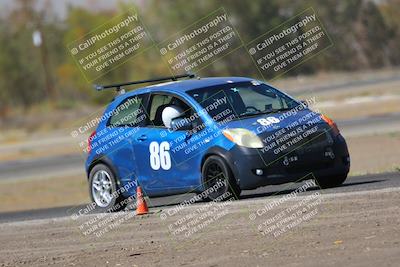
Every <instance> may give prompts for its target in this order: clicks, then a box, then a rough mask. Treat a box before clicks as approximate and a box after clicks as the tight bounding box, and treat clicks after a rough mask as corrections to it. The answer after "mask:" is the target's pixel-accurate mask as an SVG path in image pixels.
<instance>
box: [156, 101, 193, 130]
mask: <svg viewBox="0 0 400 267" xmlns="http://www.w3.org/2000/svg"><path fill="white" fill-rule="evenodd" d="M166 108H169V109H170V111H171V112H170V113H169V114H165V113H164V118H163V111H164V110H166ZM178 114H179V115H178ZM191 114H192V109H191V108H190V107H189V105H187V104H186V103H185V102H184V101H182V100H181V99H179V98H177V97H174V96H172V95H169V94H152V95H151V96H150V121H149V125H151V126H154V127H163V128H164V127H169V126H170V125H169V123H170V121H171V120H172V119H174V118H176V117H190V115H191ZM166 124H168V125H166Z"/></svg>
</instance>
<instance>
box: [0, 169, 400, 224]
mask: <svg viewBox="0 0 400 267" xmlns="http://www.w3.org/2000/svg"><path fill="white" fill-rule="evenodd" d="M300 185H301V184H300V183H297V184H296V183H288V184H283V185H274V186H265V187H261V188H258V189H256V190H248V191H243V192H242V195H241V200H238V201H242V200H245V199H247V200H249V199H258V198H266V199H267V198H268V197H272V196H276V195H283V194H287V193H290V192H291V191H292V190H294V189H296V188H298V187H299V186H300ZM398 187H400V172H392V173H382V174H371V175H362V176H353V177H349V178H348V179H347V180H346V181H345V183H344V184H343V185H341V186H340V187H336V188H331V189H324V190H320V189H319V188H317V187H314V188H310V189H309V190H308V191H307V192H304V193H302V194H310V193H312V192H315V190H319V191H320V192H321V194H325V193H347V192H356V191H371V190H379V189H385V188H398ZM193 196H194V194H184V195H175V196H168V197H160V198H152V199H150V201H149V203H148V204H149V206H150V208H153V209H156V210H160V209H163V208H165V207H169V206H174V205H177V204H179V203H181V202H183V201H185V200H188V199H190V198H191V197H193ZM83 207H85V205H82V206H78V207H72V206H66V207H57V208H49V209H38V210H28V211H18V212H6V213H0V223H5V222H15V221H28V220H35V219H52V218H60V217H66V216H70V214H71V213H72V212H71V211H73V210H77V209H80V208H83ZM132 212H134V211H132Z"/></svg>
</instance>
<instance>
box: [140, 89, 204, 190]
mask: <svg viewBox="0 0 400 267" xmlns="http://www.w3.org/2000/svg"><path fill="white" fill-rule="evenodd" d="M178 104H179V105H182V106H184V107H183V110H184V111H185V113H187V114H189V113H190V112H192V108H191V107H190V105H188V104H187V102H185V101H184V100H183V99H182V98H181V97H178V96H177V95H174V94H171V93H161V92H160V93H152V94H151V95H150V96H149V104H148V109H147V111H148V116H149V119H148V121H147V124H146V125H145V126H144V127H143V128H142V129H141V131H140V133H138V134H137V137H136V140H135V143H134V151H135V158H136V160H137V162H136V163H137V169H138V177H139V181H140V183H141V185H142V186H143V187H144V189H145V190H146V193H147V194H149V195H167V194H177V193H183V192H188V191H191V190H195V189H197V188H198V187H199V185H200V181H201V174H200V173H201V170H200V164H201V158H200V156H199V155H196V156H193V157H192V156H191V155H190V156H188V155H187V154H186V153H185V149H183V148H182V144H185V143H188V142H189V140H190V139H191V138H192V136H193V135H191V134H190V133H189V132H188V131H187V130H175V131H171V129H169V128H167V127H166V126H165V125H164V124H163V121H162V111H163V109H165V108H166V107H168V106H171V105H178Z"/></svg>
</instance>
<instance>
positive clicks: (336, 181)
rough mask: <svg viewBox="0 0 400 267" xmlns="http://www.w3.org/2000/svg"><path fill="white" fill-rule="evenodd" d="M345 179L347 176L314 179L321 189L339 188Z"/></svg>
mask: <svg viewBox="0 0 400 267" xmlns="http://www.w3.org/2000/svg"><path fill="white" fill-rule="evenodd" d="M346 178H347V174H342V175H337V176H328V177H319V178H316V182H317V184H318V185H319V186H320V187H321V188H332V187H337V186H340V185H341V184H343V183H344V181H345V180H346Z"/></svg>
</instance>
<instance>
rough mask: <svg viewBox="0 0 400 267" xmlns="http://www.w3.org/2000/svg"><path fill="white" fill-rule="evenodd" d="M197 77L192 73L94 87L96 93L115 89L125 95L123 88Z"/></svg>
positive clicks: (95, 85)
mask: <svg viewBox="0 0 400 267" xmlns="http://www.w3.org/2000/svg"><path fill="white" fill-rule="evenodd" d="M195 77H196V75H194V74H192V73H186V74H181V75H176V76H169V77H162V78H154V79H149V80H141V81H133V82H125V83H116V84H109V85H99V84H94V85H93V87H94V88H95V89H96V91H102V90H105V89H111V88H115V90H116V91H117V92H118V93H120V94H123V93H125V90H124V89H123V88H121V87H122V86H127V85H133V84H141V83H153V82H161V81H169V80H171V81H177V80H178V79H183V78H189V79H193V78H195Z"/></svg>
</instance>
